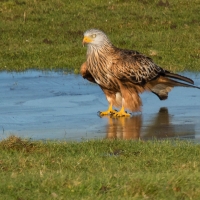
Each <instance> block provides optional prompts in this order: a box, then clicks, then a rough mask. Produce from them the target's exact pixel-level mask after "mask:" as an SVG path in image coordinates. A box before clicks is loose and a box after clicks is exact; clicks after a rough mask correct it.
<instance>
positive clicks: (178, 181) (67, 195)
mask: <svg viewBox="0 0 200 200" xmlns="http://www.w3.org/2000/svg"><path fill="white" fill-rule="evenodd" d="M0 151H1V154H0V177H1V181H0V191H1V192H0V199H4V200H7V199H8V200H10V199H16V200H24V199H29V200H31V199H37V200H40V199H42V200H43V199H45V200H48V199H159V200H160V199H167V200H168V199H170V200H173V199H199V198H200V159H199V156H200V145H199V144H197V145H195V144H192V143H189V142H187V141H185V142H183V141H178V140H177V141H166V140H165V141H148V142H144V141H122V140H97V141H84V142H80V143H76V142H69V143H68V142H46V143H42V142H31V141H27V140H22V139H20V138H17V137H14V136H12V137H10V138H8V139H6V140H3V141H1V142H0Z"/></svg>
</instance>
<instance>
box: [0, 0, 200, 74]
mask: <svg viewBox="0 0 200 200" xmlns="http://www.w3.org/2000/svg"><path fill="white" fill-rule="evenodd" d="M90 28H99V29H102V30H104V31H105V32H106V33H107V35H108V36H109V37H110V39H111V41H112V42H113V43H114V44H115V45H116V46H118V47H121V48H128V49H135V50H138V51H140V52H142V53H145V54H146V55H149V56H151V57H153V59H154V60H155V62H156V63H158V64H159V65H160V66H162V67H163V68H165V69H169V70H172V71H183V70H189V71H198V70H199V66H200V49H199V46H200V40H199V38H200V2H199V0H192V1H189V0H174V1H165V0H135V1H124V0H110V1H104V0H85V1H82V0H76V1H70V0H33V1H30V0H2V1H0V32H1V33H0V70H7V71H22V70H27V69H33V68H34V69H40V70H45V69H47V70H57V69H63V70H72V71H74V72H78V71H79V68H80V65H81V64H82V63H83V62H84V61H85V59H86V48H83V47H82V38H83V32H84V31H86V30H87V29H90Z"/></svg>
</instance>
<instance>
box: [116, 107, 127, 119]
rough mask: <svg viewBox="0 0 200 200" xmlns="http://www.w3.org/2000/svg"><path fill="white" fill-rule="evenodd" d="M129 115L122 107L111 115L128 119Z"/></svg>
mask: <svg viewBox="0 0 200 200" xmlns="http://www.w3.org/2000/svg"><path fill="white" fill-rule="evenodd" d="M130 116H131V115H130V114H129V113H127V112H126V111H125V110H124V106H122V108H121V110H120V111H119V112H116V113H114V114H113V117H130Z"/></svg>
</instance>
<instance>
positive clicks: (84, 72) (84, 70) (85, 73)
mask: <svg viewBox="0 0 200 200" xmlns="http://www.w3.org/2000/svg"><path fill="white" fill-rule="evenodd" d="M80 73H81V75H82V77H83V78H85V79H87V80H88V81H90V82H92V83H96V81H95V80H94V78H93V76H92V75H91V74H90V72H89V71H88V68H87V63H86V62H84V63H83V64H82V65H81V69H80Z"/></svg>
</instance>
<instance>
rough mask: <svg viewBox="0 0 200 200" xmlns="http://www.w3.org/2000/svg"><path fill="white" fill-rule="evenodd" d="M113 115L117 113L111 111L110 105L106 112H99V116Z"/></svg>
mask: <svg viewBox="0 0 200 200" xmlns="http://www.w3.org/2000/svg"><path fill="white" fill-rule="evenodd" d="M115 113H117V111H115V110H113V108H112V104H110V105H109V107H108V110H106V111H100V112H99V115H100V116H104V115H110V114H115Z"/></svg>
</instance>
